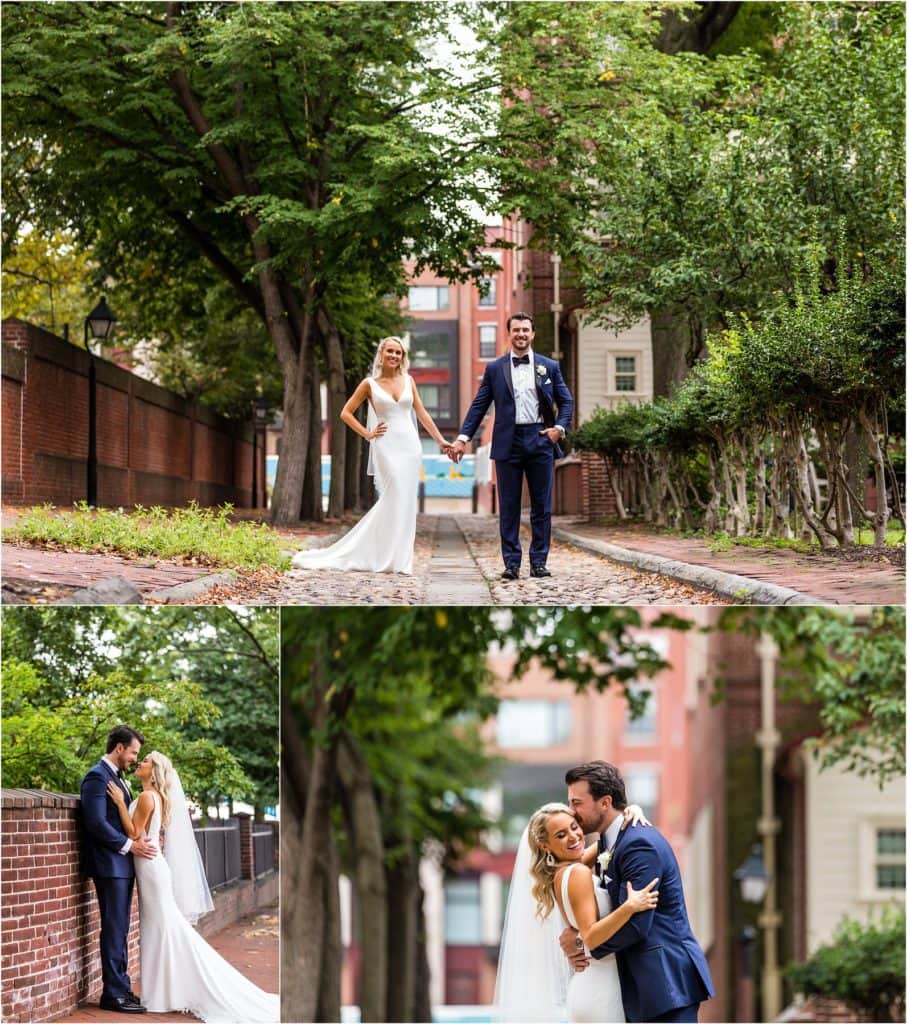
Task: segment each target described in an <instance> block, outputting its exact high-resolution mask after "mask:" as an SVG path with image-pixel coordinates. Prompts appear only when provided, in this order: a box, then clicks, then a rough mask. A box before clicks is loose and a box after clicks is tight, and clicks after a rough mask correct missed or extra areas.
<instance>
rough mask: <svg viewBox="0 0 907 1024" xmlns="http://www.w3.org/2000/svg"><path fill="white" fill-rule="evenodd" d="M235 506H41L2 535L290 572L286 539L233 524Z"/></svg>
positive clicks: (29, 541)
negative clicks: (231, 519) (285, 552)
mask: <svg viewBox="0 0 907 1024" xmlns="http://www.w3.org/2000/svg"><path fill="white" fill-rule="evenodd" d="M232 512H233V506H232V505H229V504H226V505H222V506H220V507H219V508H201V507H200V506H199V505H197V504H196V503H195V502H191V503H190V504H189V505H188V507H186V508H176V509H164V508H161V507H160V506H154V507H152V508H145V507H144V506H142V505H136V506H135V508H134V510H133V511H132V512H125V511H124V510H123V509H121V508H120V509H106V508H98V509H95V508H90V507H89V506H88V505H86V504H85V503H84V502H79V503H78V504H76V505H75V506H74V507H73V509H72V510H71V511H60V510H58V509H56V508H55V507H54V506H53V505H42V506H39V507H35V508H30V509H27V510H25V511H24V512H22V513H21V514H20V515H19V516H18V518H17V519H16V522H15V524H14V525H13V526H11V527H9V528H8V529H5V530H4V531H3V538H4V540H11V541H16V542H18V543H21V544H33V545H36V546H45V547H52V548H53V547H58V548H63V549H66V550H68V551H89V552H96V553H100V554H111V553H116V554H121V555H136V556H139V557H153V558H176V559H183V560H185V561H195V562H198V563H200V564H202V565H211V566H234V567H236V568H240V569H260V568H263V567H265V566H271V567H272V568H275V569H281V570H282V569H287V568H289V565H290V559H289V558H288V556H287V555H285V554H284V553H283V548H284V547H285V546H286V545H285V542H284V539H283V538H282V537H281V536H280V534H278V533H277V532H276V531H275V530H272V529H271V527H270V526H266V525H265V524H263V523H231V522H230V515H231V513H232Z"/></svg>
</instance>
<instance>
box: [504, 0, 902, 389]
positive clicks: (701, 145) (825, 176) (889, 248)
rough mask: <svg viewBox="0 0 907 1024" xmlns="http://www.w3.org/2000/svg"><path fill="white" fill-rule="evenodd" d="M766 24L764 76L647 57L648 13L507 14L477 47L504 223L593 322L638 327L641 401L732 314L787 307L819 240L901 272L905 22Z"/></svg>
mask: <svg viewBox="0 0 907 1024" xmlns="http://www.w3.org/2000/svg"><path fill="white" fill-rule="evenodd" d="M747 6H748V5H747ZM777 7H778V8H779V9H780V10H779V13H778V24H777V31H776V33H775V34H774V36H773V40H774V44H775V45H776V47H777V53H776V56H775V58H774V59H773V60H771V61H765V60H763V59H762V58H760V57H757V56H756V55H755V54H754V53H752V52H751V51H749V50H746V49H744V50H741V51H740V52H736V53H732V54H723V53H717V52H716V51H715V50H713V51H712V53H713V54H714V55H713V56H709V57H705V56H703V55H702V53H701V52H698V53H697V52H687V51H683V52H675V53H665V52H662V51H661V50H658V49H657V48H656V46H655V44H656V43H657V42H658V39H659V33H660V32H661V27H662V20H661V15H662V7H661V5H658V4H612V3H595V4H583V5H581V6H577V5H561V4H546V3H538V4H518V5H513V6H512V8H511V9H510V10H509V13H508V16H507V18H505V19H504V21H503V24H502V27H501V30H500V32H499V33H496V32H494V31H492V34H491V44H490V47H489V51H488V55H487V59H489V60H492V59H494V56H495V55H497V59H498V65H497V66H498V67H499V68H500V73H501V76H502V80H503V85H504V93H505V97H506V99H507V103H506V105H505V106H504V107H503V109H502V111H501V115H500V128H499V133H500V136H501V143H502V144H501V149H500V153H501V156H500V159H499V160H498V161H497V162H496V166H497V169H498V172H499V175H500V182H501V187H502V197H503V198H502V201H503V208H504V209H505V210H506V211H508V212H509V211H511V210H513V209H519V210H520V211H521V213H522V215H523V216H524V217H526V218H527V219H528V220H530V221H531V222H532V224H533V226H534V230H535V237H534V244H537V245H541V246H544V247H546V248H549V249H553V250H556V251H558V252H560V253H561V254H562V255H563V256H564V257H565V259H566V261H567V266H568V267H572V268H573V271H574V273H575V275H576V278H577V281H578V284H579V286H580V287H581V288H582V291H583V295H584V303H585V305H586V306H587V308H588V309H589V310H590V311H591V312H592V313H594V314H596V315H597V316H598V317H599V318H600V319H602V320H606V321H608V322H610V323H613V324H614V325H616V326H622V325H626V324H628V323H631V322H634V321H636V320H638V319H640V318H641V317H644V316H648V317H650V318H652V321H653V338H654V348H655V352H654V357H655V393H656V394H657V395H662V394H666V393H668V392H669V391H670V390H671V389H672V388H673V386H674V385H676V382H677V381H678V380H679V379H681V378H682V377H683V376H684V375H685V374H686V372H687V370H688V368H689V366H690V365H692V363H694V362H695V361H696V360H697V359H699V358H700V357H701V356H702V355H703V353H704V351H705V343H706V338H707V336H708V334H709V333H710V332H711V331H713V330H715V329H716V328H719V327H722V326H725V327H726V326H728V313H729V312H745V313H748V314H749V315H751V316H753V317H756V316H758V315H760V314H761V311H762V310H763V309H764V308H770V307H772V306H773V305H775V304H776V302H777V295H778V294H779V293H784V292H790V291H791V290H792V289H793V287H794V280H795V276H796V271H797V269H798V268H799V267H800V266H801V265H802V263H803V260H804V256H805V254H806V252H807V250H808V247H809V244H810V239H811V237H812V235H813V233H814V231H815V230H818V231H819V234H820V242H821V243H822V245H823V246H824V248H825V249H826V250H827V251H829V252H834V250H835V246H836V235H837V232H838V231H839V229H840V227H841V225H843V230H844V236H845V238H846V241H847V255H848V257H849V258H852V259H855V260H862V259H865V260H867V261H868V260H869V258H870V257H871V256H873V255H875V256H877V257H879V258H881V259H883V260H884V261H887V262H889V263H892V264H894V265H897V262H898V261H897V253H898V251H899V248H900V240H901V239H902V237H903V232H904V227H903V209H902V204H901V195H902V191H903V180H904V143H903V124H904V117H903V109H904V103H903V76H902V74H901V63H902V50H903V31H904V30H903V9H902V8H900V7H898V6H897V5H879V4H870V3H865V4H863V3H858V4H821V5H820V4H810V3H804V4H785V5H777ZM701 49H702V48H701V47H700V50H701ZM717 49H720V47H716V50H717ZM729 49H736V47H729ZM814 225H815V226H816V227H815V228H814ZM827 273H828V280H829V282H831V283H833V281H834V265H833V263H830V264H829V266H828V267H827ZM679 327H681V328H682V329H678V328H679ZM678 342H680V343H682V344H681V345H680V347H678Z"/></svg>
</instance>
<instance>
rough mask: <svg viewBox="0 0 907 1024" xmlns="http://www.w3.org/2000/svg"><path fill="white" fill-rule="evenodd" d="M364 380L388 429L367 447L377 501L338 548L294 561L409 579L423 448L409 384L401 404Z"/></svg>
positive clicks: (371, 381)
mask: <svg viewBox="0 0 907 1024" xmlns="http://www.w3.org/2000/svg"><path fill="white" fill-rule="evenodd" d="M366 379H367V380H368V382H369V387H370V389H371V396H372V397H371V401H372V408H373V409H374V413H375V415H376V416H377V419H378V420H384V422H385V423H386V424H387V431H386V433H384V434H383V435H382V436H381V437H378V438H376V439H375V440H374V441H372V443H371V445H372V461H373V464H374V475H375V485H376V486H377V488H378V493H379V495H380V497H379V498H378V500H377V501H376V502H375V504H374V505H373V506H372V508H371V509H369V511H368V512H367V513H366V514H365V515H364V516H363V517H362V518H361V519H360V520H359V522H358V523H357V524H356V525H355V526H354V527H353V528H352V530H350V531H349V533H346V534H344V536H343V537H341V538H340V540H338V541H337V543H336V544H332V545H331V546H330V547H328V548H320V549H317V550H315V551H300V552H299V554H297V555H294V556H293V565H294V566H295V567H297V568H300V569H362V570H365V571H368V572H400V573H406V574H407V575H411V574H412V571H413V548H414V545H415V540H416V506H417V495H418V486H419V477H420V474H421V472H422V445H421V442H420V441H419V431H418V428H417V426H416V420H415V416H414V413H413V389H412V383H411V378H410V376H409V374H404V381H403V391H402V392H401V394H400V400H399V401H394V398H393V396H392V395H390V394H389V393H388V392H387V391H386V390H385V389H384V388H382V387H381V385H380V384H379V383H378V381H377V380H376V379H375V378H374V377H367V378H366Z"/></svg>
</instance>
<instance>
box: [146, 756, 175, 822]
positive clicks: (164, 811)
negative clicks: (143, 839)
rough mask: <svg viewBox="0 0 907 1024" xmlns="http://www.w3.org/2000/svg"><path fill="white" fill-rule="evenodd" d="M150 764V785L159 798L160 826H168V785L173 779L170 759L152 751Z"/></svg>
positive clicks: (149, 757) (149, 758)
mask: <svg viewBox="0 0 907 1024" xmlns="http://www.w3.org/2000/svg"><path fill="white" fill-rule="evenodd" d="M148 760H149V761H150V762H151V784H152V785H153V786H154V788H155V789H156V790H157V792H158V794H159V795H160V798H161V825H162V826H163V827H165V828H166V826H167V825H169V824H170V785H171V782H172V779H173V765H172V763H171V761H170V758H169V757H167V756H166V755H165V754H162V753H160V751H157V750H152V751H151V753H150V754H149V755H148Z"/></svg>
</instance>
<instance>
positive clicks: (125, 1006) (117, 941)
mask: <svg viewBox="0 0 907 1024" xmlns="http://www.w3.org/2000/svg"><path fill="white" fill-rule="evenodd" d="M144 742H145V739H144V737H143V736H142V734H141V733H140V732H139V731H138V730H137V729H133V728H131V727H129V726H128V725H118V726H117V727H116V728H114V729H112V730H111V732H110V734H109V735H108V737H107V747H106V753H105V754H104V756H103V757H102V758H101V759H100V760H99V761H98V763H97V764H96V765H94V767H93V768H91V769H90V770H89V771H88V772H87V773H86V774H85V777H84V778H83V779H82V784H81V789H80V798H81V805H82V828H83V832H82V865H83V871H84V873H85V874H86V875H88V876H89V877H90V878H92V879H93V880H94V887H95V892H96V894H97V897H98V907H99V909H100V917H101V977H102V981H103V990H102V995H101V1000H100V1006H101V1009H102V1010H112V1011H114V1012H116V1013H124V1014H141V1013H145V1012H146V1011H148V1010H151V1011H152V1012H155V1013H164V1012H168V1011H182V1012H188V1013H193V1014H195V1016H196V1017H198V1018H199V1019H200V1020H203V1021H216V1022H223V1024H227V1022H232V1021H249V1022H256V1021H257V1022H269V1021H277V1020H279V1016H280V1014H279V997H278V996H277V995H272V994H271V993H268V992H263V991H262V990H261V989H259V988H256V986H255V985H253V984H252V982H250V981H249V980H248V979H247V978H245V977H243V975H242V974H240V973H239V971H237V970H236V968H235V967H233V966H232V965H231V964H229V963H228V962H227V961H226V960H224V959H223V957H221V956H220V954H219V953H217V952H216V951H215V950H214V949H212V947H211V946H209V945H208V943H207V942H205V940H204V939H203V938H202V937H201V935H199V934H198V932H197V931H196V930H195V929H194V928H193V927H192V926H193V924H195V922H196V921H197V920H198V918H199V917H201V915H202V914H206V913H208V912H209V911H211V910H213V909H214V904H213V902H212V900H211V893H210V891H209V889H208V881H207V879H206V877H205V869H204V866H203V865H202V860H201V855H200V854H199V850H198V845H197V844H196V841H195V834H194V832H193V829H192V819H191V817H190V815H189V808H188V804H187V802H186V795H185V793H184V791H183V786H182V783H181V781H180V777H179V775H178V774H177V772H176V770H175V769H174V767H173V765H172V764H171V762H170V759H169V758H167V757H166V756H165V755H164V754H161V753H159V752H158V751H156V750H153V751H151V753H149V754H148V755H147V756H146V757H145V758H143V759H142V760H141V761H138V755H139V751H140V749H141V747H142V745H143V743H144ZM136 762H138V764H136ZM133 766H134V778H135V779H136V780H137V781H138V782H139V783H140V785H141V792H140V793H139V795H138V796H137V797H135V798H133V796H132V793H131V791H130V788H129V783H128V782H127V781H126V778H125V776H126V772H127V771H129V770H131V769H132V768H133ZM136 881H137V882H138V887H139V940H140V946H141V966H142V996H143V997H144V1003H143V1002H142V1000H141V999H139V997H138V996H137V995H136V994H135V993H134V992H133V991H132V983H131V981H130V978H129V973H128V942H129V917H130V910H131V907H132V890H133V886H134V884H135V882H136Z"/></svg>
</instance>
